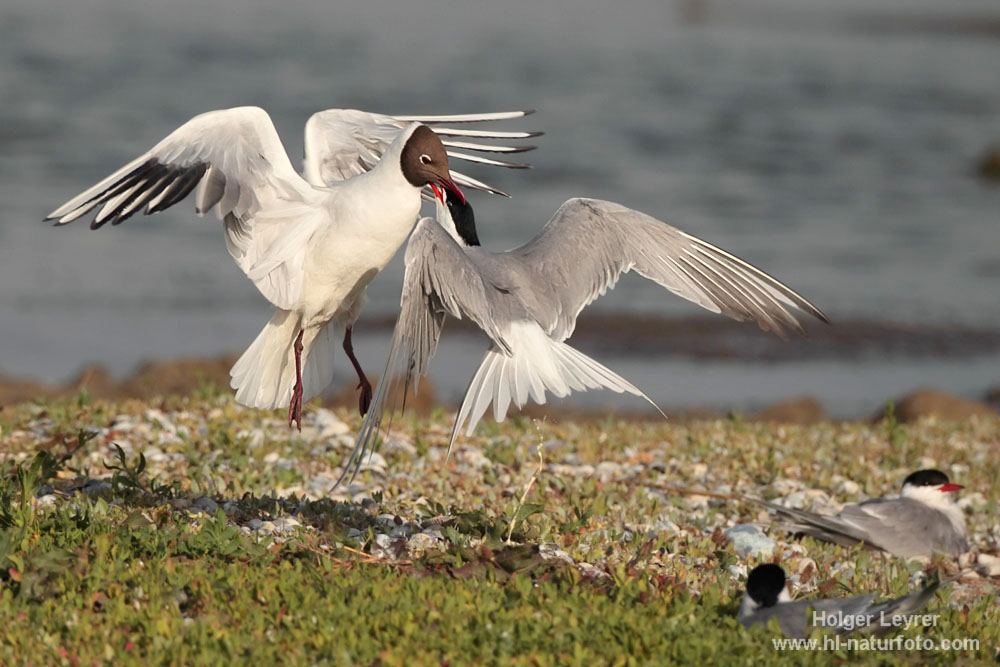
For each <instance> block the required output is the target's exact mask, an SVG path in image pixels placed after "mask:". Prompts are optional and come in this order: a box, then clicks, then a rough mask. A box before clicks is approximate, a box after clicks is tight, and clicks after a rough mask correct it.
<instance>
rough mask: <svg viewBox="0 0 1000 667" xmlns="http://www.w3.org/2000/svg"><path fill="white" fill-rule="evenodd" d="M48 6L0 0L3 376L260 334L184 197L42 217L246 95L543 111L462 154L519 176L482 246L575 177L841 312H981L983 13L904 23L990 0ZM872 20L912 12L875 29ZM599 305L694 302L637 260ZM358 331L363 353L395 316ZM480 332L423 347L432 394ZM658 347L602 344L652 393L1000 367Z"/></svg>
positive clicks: (886, 379) (395, 106)
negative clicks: (617, 348) (437, 349)
mask: <svg viewBox="0 0 1000 667" xmlns="http://www.w3.org/2000/svg"><path fill="white" fill-rule="evenodd" d="M63 4H65V3H57V2H54V1H51V0H33V1H31V2H29V1H28V0H7V1H6V2H5V3H4V4H3V5H2V6H0V100H2V102H0V213H2V214H0V373H4V374H8V375H23V376H33V377H39V378H44V379H48V380H61V379H65V378H66V377H68V376H70V375H72V374H73V373H74V372H75V371H76V370H77V369H78V368H79V366H80V365H82V364H84V363H86V362H99V363H102V364H105V365H106V366H108V367H109V368H110V369H112V371H114V372H116V373H125V372H127V371H128V370H130V369H131V368H132V367H133V366H134V365H135V364H136V363H137V362H138V361H140V360H141V359H144V358H149V357H157V358H170V357H176V356H195V355H207V354H216V353H221V352H231V351H237V350H241V349H243V348H244V347H245V346H246V345H247V344H248V343H249V342H250V341H251V340H252V339H253V337H254V336H255V335H256V332H257V331H258V330H259V328H260V327H261V326H263V324H264V322H265V321H266V320H267V318H268V307H267V305H266V303H265V302H264V300H263V298H262V297H260V296H259V294H257V292H256V291H255V289H254V287H253V286H252V284H251V283H250V282H249V281H248V280H246V279H245V278H244V276H243V275H242V273H241V272H240V271H239V269H238V268H237V267H236V266H235V265H234V263H233V262H232V260H231V259H230V258H229V256H228V254H227V253H226V251H225V248H224V244H223V242H222V239H221V238H220V237H221V234H220V231H219V229H218V227H219V225H218V224H217V223H216V221H215V220H214V218H211V219H210V218H205V219H198V218H197V217H196V216H195V215H194V214H193V210H192V209H193V205H188V204H186V203H185V204H183V205H181V206H177V207H175V208H174V209H172V210H171V211H168V212H167V213H166V214H161V215H159V216H154V217H151V218H139V219H132V220H129V221H128V222H127V223H126V224H125V225H123V226H122V227H120V228H115V229H102V230H101V231H99V232H91V231H90V230H89V229H88V228H87V225H86V223H82V222H81V223H77V224H74V225H70V226H68V227H65V228H58V229H57V228H53V227H51V226H49V225H47V224H44V223H42V222H41V219H42V217H43V216H44V215H45V214H46V213H48V212H49V211H50V210H52V209H53V208H55V207H56V206H58V205H59V204H61V203H63V202H64V201H65V200H67V199H68V198H70V197H71V196H72V195H75V194H77V193H78V192H79V191H81V190H82V189H84V188H86V187H87V186H89V185H91V184H93V183H94V182H96V181H97V180H99V179H100V178H102V177H103V176H105V175H106V174H108V173H109V172H110V171H112V170H113V169H115V168H117V167H119V166H120V165H121V164H123V163H125V162H126V161H128V160H130V159H132V158H133V157H135V156H136V155H138V154H139V153H141V152H142V151H144V150H146V149H148V148H149V147H150V146H152V144H153V143H155V142H156V141H158V140H159V139H160V138H162V137H163V136H165V135H166V134H167V133H169V132H170V131H171V130H173V129H174V128H175V127H177V126H178V125H179V124H181V123H182V122H184V121H185V120H187V119H188V118H190V117H191V116H193V115H195V114H197V113H200V112H202V111H205V110H209V109H215V108H224V107H229V106H236V105H241V104H255V105H259V106H262V107H264V108H265V109H267V110H268V111H269V112H270V113H271V114H272V116H273V118H274V120H275V124H276V125H277V127H278V130H279V132H280V133H281V135H282V137H283V139H284V141H285V145H286V147H287V148H288V151H289V154H290V155H291V156H292V159H293V161H294V162H298V160H299V158H300V156H301V154H302V139H301V131H302V126H303V124H304V122H305V120H306V118H307V117H308V116H309V114H311V113H312V112H313V111H316V110H319V109H322V108H329V107H356V108H363V109H368V110H373V111H383V112H388V113H394V112H395V113H416V112H426V113H435V112H458V111H478V110H495V109H503V108H513V107H534V108H537V109H538V113H537V114H536V115H535V116H533V117H531V118H529V119H527V121H523V122H521V123H518V124H517V125H516V126H517V127H527V128H529V129H537V130H543V131H545V132H546V133H547V134H546V136H545V137H542V138H541V139H540V140H539V144H540V149H539V150H538V151H536V152H534V153H531V154H529V156H530V161H532V162H533V163H534V164H535V165H536V168H535V169H534V170H532V171H530V172H504V173H500V174H497V173H495V172H493V173H491V172H490V171H489V170H479V171H475V168H472V170H470V173H473V174H474V175H477V176H481V177H483V178H486V179H487V180H492V181H493V182H496V184H497V185H499V186H500V187H503V188H504V189H507V190H508V191H510V192H511V193H513V194H514V199H513V200H500V199H490V200H486V199H483V198H479V199H477V200H474V203H475V204H476V207H477V212H478V218H479V221H480V225H481V231H480V237H481V238H482V240H483V243H484V245H486V246H488V247H494V248H497V249H502V248H506V247H510V246H511V245H515V244H517V243H520V242H523V241H524V240H526V239H528V238H529V237H530V236H531V235H533V233H534V232H535V231H536V230H537V228H538V227H539V226H540V225H541V224H542V223H544V221H545V220H547V219H548V217H549V215H551V213H552V212H553V211H555V209H556V208H557V206H558V205H559V204H560V203H561V202H562V201H564V200H565V199H567V198H568V197H571V196H575V195H587V196H593V197H601V198H606V199H612V200H615V201H619V202H621V203H624V204H627V205H629V206H632V207H634V208H638V209H640V210H643V211H645V212H648V213H650V214H652V215H655V216H657V217H660V218H663V219H665V220H668V221H670V222H672V223H673V224H676V225H678V226H680V227H682V228H683V229H685V230H686V231H689V232H691V233H694V234H696V235H699V236H701V237H703V238H706V239H708V240H710V241H713V242H715V243H717V244H719V245H721V246H722V247H724V248H726V249H728V250H730V251H732V252H734V253H736V254H738V255H740V256H742V257H744V258H746V259H748V260H750V261H752V262H754V263H755V264H757V265H759V266H761V267H762V268H764V269H766V270H768V271H769V272H771V273H773V274H774V275H775V276H777V277H778V278H779V279H781V280H783V281H785V282H787V283H788V284H790V285H791V286H793V287H794V288H795V289H797V290H799V291H800V292H802V293H803V294H804V295H806V296H807V297H809V298H810V299H812V300H813V301H814V302H815V303H817V304H818V305H820V306H821V307H822V308H824V309H825V310H826V311H827V312H828V313H829V314H830V315H831V317H832V318H834V319H835V320H839V321H849V320H853V319H874V320H880V321H886V320H888V321H895V322H903V323H931V324H936V325H940V324H949V323H955V324H960V325H968V326H976V327H983V328H988V329H997V328H1000V308H998V304H1000V299H998V297H997V294H1000V243H998V241H1000V226H998V223H1000V220H998V217H1000V216H998V212H1000V187H998V186H996V185H994V186H990V185H988V184H987V183H985V182H983V181H980V180H978V179H977V178H976V176H975V174H974V165H975V162H976V160H977V159H978V158H979V157H980V156H981V155H982V154H983V152H984V151H985V149H986V148H987V146H989V145H990V144H994V143H997V142H1000V70H998V68H997V63H998V62H1000V35H997V34H993V35H990V34H978V33H968V32H965V31H962V30H957V29H956V30H937V29H925V28H926V27H927V26H928V25H930V26H942V25H944V26H954V25H957V26H959V27H961V26H962V25H965V24H967V23H969V22H973V23H974V21H973V19H974V18H975V17H986V18H992V19H993V20H996V19H997V18H998V16H1000V10H998V9H991V8H994V7H995V5H993V4H992V3H986V2H979V3H976V2H951V3H948V9H947V13H945V12H944V11H943V10H941V9H937V8H936V6H937V3H920V2H910V1H904V0H893V1H892V2H883V3H860V2H858V3H853V2H852V3H837V7H836V8H832V7H830V6H828V5H829V4H832V3H825V2H820V1H819V0H813V1H812V2H795V3H791V2H789V3H782V2H771V3H745V2H735V1H734V2H730V3H708V4H707V13H706V18H707V20H706V21H705V22H703V23H688V22H685V21H684V20H682V18H681V15H682V11H681V8H682V5H692V6H693V5H696V4H697V3H696V2H688V3H676V4H668V3H662V2H637V3H634V4H632V5H630V7H631V9H630V10H629V11H627V12H624V11H621V9H620V8H619V7H618V6H617V5H609V3H601V2H594V1H591V2H585V3H569V2H543V3H536V2H528V1H527V0H521V1H518V2H513V3H511V2H507V3H503V7H502V8H501V7H497V8H494V9H490V10H486V12H485V13H484V12H481V11H477V12H471V11H469V10H466V9H461V7H462V5H461V4H460V3H457V2H456V3H449V2H432V3H425V4H422V5H421V6H420V7H419V9H418V8H416V7H415V6H414V7H413V8H410V9H406V10H400V9H398V8H397V7H396V6H395V5H396V3H390V2H368V3H364V5H365V7H364V8H363V9H361V8H357V7H335V6H333V3H328V2H320V1H319V0H315V1H312V2H291V3H283V4H282V7H281V9H280V10H279V9H276V8H274V7H272V5H274V3H264V2H250V3H245V2H237V1H236V0H231V1H228V2H193V1H191V2H181V3H170V5H169V7H168V6H166V5H167V3H158V4H155V5H154V4H153V3H134V2H133V3H126V2H103V1H100V0H78V1H76V2H74V3H73V4H72V7H71V8H67V7H64V6H62V5H63ZM414 4H415V3H414ZM275 6H276V5H275ZM931 11H933V12H937V14H928V12H931ZM991 11H992V12H993V13H992V14H990V13H989V12H991ZM695 13H697V12H695ZM886 17H889V18H899V17H902V18H904V19H911V18H914V19H920V21H916V22H907V21H903V22H902V23H900V24H899V25H897V26H896V27H900V26H901V28H900V29H898V30H897V29H893V30H886V29H884V28H885V26H886V25H888V26H890V27H892V26H894V25H896V24H894V23H892V22H891V21H890V22H888V23H887V22H886V21H885V20H883V19H885V18H886ZM928 17H930V18H931V19H932V20H928V21H924V19H927V18H928ZM511 127H514V125H512V126H511ZM401 279H402V267H401V265H400V262H399V260H398V258H397V260H396V261H395V262H394V263H393V264H392V265H391V266H390V268H389V270H387V271H386V272H384V273H383V274H382V275H380V276H379V277H378V278H377V279H376V281H375V283H373V285H372V287H371V288H370V296H371V302H370V305H369V309H368V311H367V312H368V314H370V315H373V316H375V315H388V314H391V313H393V312H394V311H395V308H396V303H397V302H398V291H399V285H400V283H401ZM593 307H595V308H600V309H602V310H604V311H606V312H644V313H651V314H654V313H655V314H657V315H661V316H668V317H669V316H679V317H680V316H689V315H692V314H697V312H698V310H697V308H696V307H694V306H691V305H689V304H687V303H686V302H682V301H680V300H679V299H676V298H671V297H670V296H668V295H666V294H664V293H663V292H662V290H660V289H659V288H657V287H655V286H653V285H650V284H648V283H646V282H645V281H642V280H635V279H632V280H625V281H623V282H622V283H621V285H620V286H619V288H618V289H617V290H616V291H614V292H613V293H612V294H610V295H609V296H607V297H605V298H604V299H602V300H600V301H598V302H597V303H596V304H595V305H594V306H593ZM356 342H357V347H358V348H359V351H360V352H361V356H362V360H363V361H364V362H365V363H366V364H367V365H368V366H369V368H370V369H371V370H372V371H373V372H375V370H376V369H378V368H380V367H381V363H382V361H381V357H382V355H383V354H384V348H385V344H386V342H387V336H386V335H384V334H379V335H376V336H371V337H369V338H367V339H364V340H363V341H356ZM479 349H480V348H479V347H478V344H477V345H473V344H472V343H470V342H468V341H465V342H463V341H455V342H454V344H453V345H452V346H451V347H448V346H445V347H443V348H442V350H441V356H440V357H439V359H438V360H437V363H436V369H435V372H436V377H437V379H438V381H439V384H443V386H444V389H443V391H442V395H443V396H444V397H446V398H447V397H451V396H453V395H455V394H456V393H457V392H458V391H460V390H461V389H462V388H464V385H465V383H466V381H467V379H468V377H469V376H470V375H471V373H472V370H473V368H474V366H475V361H476V358H477V356H478V354H479V352H478V350H479ZM668 353H669V350H665V351H664V355H663V357H662V359H660V360H653V361H654V363H650V360H648V359H641V360H637V359H634V358H629V355H627V354H622V355H620V356H619V357H618V358H614V357H612V358H608V357H607V356H604V357H601V359H602V361H604V362H606V363H608V365H610V366H612V367H615V368H618V369H620V370H621V371H622V372H626V373H630V374H634V375H630V377H632V379H633V380H635V381H636V382H637V383H638V384H640V386H643V387H644V388H646V389H647V390H648V391H649V393H650V394H651V395H652V396H653V397H654V398H656V399H658V400H659V401H661V402H662V403H663V404H664V405H667V406H680V405H706V404H709V405H717V406H723V407H747V406H752V405H755V404H759V403H760V402H763V401H766V400H770V399H771V398H779V397H782V396H787V395H792V394H797V393H803V392H808V393H812V394H815V395H817V396H819V397H820V398H822V399H823V400H824V401H826V402H827V404H828V406H829V407H830V408H831V410H832V411H834V412H840V413H851V412H857V411H864V410H866V409H867V406H870V405H872V404H873V401H874V402H877V401H878V400H881V399H883V398H885V397H886V396H888V395H892V394H894V393H900V392H902V391H906V390H908V389H910V388H912V387H914V386H916V385H919V384H931V385H936V386H939V387H942V388H944V389H950V390H953V391H958V392H962V393H965V394H968V395H976V394H978V393H981V392H982V390H984V389H985V388H986V387H988V386H990V385H994V384H1000V356H998V355H997V354H996V353H995V352H994V353H989V354H986V355H985V356H982V357H977V358H972V359H969V358H965V359H935V358H926V357H923V358H918V359H914V358H908V357H904V356H899V357H892V356H890V357H888V358H885V359H881V360H878V363H877V364H875V365H871V364H870V363H867V362H866V363H865V364H862V363H860V362H852V361H851V360H849V359H847V360H845V359H830V358H828V357H827V356H825V355H824V350H823V349H820V348H818V349H817V350H816V357H815V360H814V361H811V362H809V363H804V362H802V361H796V362H791V361H790V362H787V363H780V364H761V363H753V362H752V361H747V360H736V361H733V362H728V363H722V362H713V363H712V364H708V365H703V364H700V363H699V362H697V361H695V360H691V359H684V358H678V357H671V356H669V354H668ZM349 373H350V371H349V367H348V366H347V364H343V365H342V369H341V370H340V377H341V378H344V379H347V378H348V377H349ZM593 400H607V397H598V398H595V399H593Z"/></svg>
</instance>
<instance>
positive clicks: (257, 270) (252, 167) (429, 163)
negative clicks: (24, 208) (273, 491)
mask: <svg viewBox="0 0 1000 667" xmlns="http://www.w3.org/2000/svg"><path fill="white" fill-rule="evenodd" d="M526 113H530V112H522V111H515V112H502V113H495V114H474V115H469V116H436V117H427V118H418V117H391V116H384V115H379V114H371V113H367V112H363V111H354V110H330V111H323V112H320V113H317V114H315V115H314V116H313V117H312V118H311V119H310V120H309V123H308V124H307V128H306V137H305V138H306V160H305V175H306V177H305V178H303V177H302V176H300V175H299V174H298V173H297V172H296V171H295V170H294V169H293V167H292V165H291V162H289V159H288V155H287V154H286V153H285V150H284V147H283V146H282V145H281V141H280V139H279V138H278V134H277V131H276V130H275V128H274V125H273V123H272V122H271V118H270V117H269V116H268V115H267V113H266V112H265V111H263V110H262V109H259V108H257V107H239V108H235V109H225V110H220V111H210V112H208V113H204V114H201V115H199V116H196V117H194V118H192V119H191V120H189V121H188V122H187V123H185V124H184V125H182V126H181V127H179V128H178V129H177V130H175V131H174V132H172V133H171V134H170V135H168V136H167V137H166V138H165V139H163V140H162V141H161V142H159V143H158V144H156V145H155V146H154V147H153V148H152V149H151V150H149V151H148V152H146V153H144V154H143V155H141V156H139V157H138V158H136V159H135V160H133V161H132V162H130V163H128V164H127V165H125V166H124V167H122V168H121V169H119V170H118V171H116V172H115V173H113V174H111V175H110V176H108V177H107V178H105V179H104V180H102V181H101V182H100V183H98V184H97V185H95V186H93V187H91V188H89V189H87V190H86V191H85V192H83V193H81V194H80V195H78V196H76V197H74V198H73V199H71V200H70V201H69V202H67V203H66V204H63V205H62V206H60V207H59V208H57V209H56V210H55V211H53V212H52V213H50V214H49V216H48V218H47V219H49V220H56V223H57V224H66V223H69V222H72V221H73V220H75V219H77V218H79V217H81V216H83V215H85V214H87V213H88V212H90V211H91V210H93V209H94V208H97V207H100V208H99V210H98V212H97V214H96V216H95V217H94V219H93V222H92V223H91V227H92V228H95V229H96V228H98V227H100V226H102V225H103V224H105V223H107V222H110V223H111V224H112V225H117V224H119V223H120V222H122V221H124V220H126V219H127V218H129V217H130V216H132V215H133V214H135V213H137V212H139V211H142V212H143V213H146V214H150V213H156V212H157V211H162V210H164V209H166V208H168V207H170V206H172V205H173V204H176V203H177V202H179V201H181V200H182V199H184V198H185V197H186V196H187V195H188V194H189V193H190V192H191V191H192V190H194V189H195V187H197V188H198V191H197V193H196V195H195V206H196V209H197V211H198V212H199V213H204V212H206V211H208V210H210V209H213V208H214V209H215V212H216V214H217V215H218V216H219V218H220V219H221V220H223V221H224V228H225V238H226V246H227V248H228V249H229V253H230V254H231V255H232V257H233V259H234V260H236V263H237V264H238V265H239V267H240V268H241V269H243V271H244V272H245V273H246V275H247V276H248V277H249V278H250V279H251V280H252V281H253V282H254V284H255V285H256V286H257V288H258V289H259V290H260V291H261V293H262V294H263V295H264V296H265V297H266V298H267V299H268V300H269V301H270V302H271V303H272V304H274V306H275V307H276V308H277V310H276V312H275V314H274V316H273V317H272V318H271V320H270V322H268V324H267V326H266V327H264V330H263V331H261V333H260V334H259V335H258V336H257V338H256V340H254V342H253V343H252V344H251V345H250V347H249V348H248V349H247V351H246V352H244V354H243V355H242V356H241V357H240V359H239V360H238V361H237V362H236V364H235V365H234V366H233V368H232V370H231V376H232V386H233V388H234V389H236V399H237V401H239V402H240V403H242V404H244V405H247V406H250V407H255V408H277V407H280V406H283V405H288V406H289V410H288V419H289V424H291V423H292V422H293V421H294V422H296V423H300V420H301V409H302V403H303V401H305V400H308V399H309V398H310V397H312V396H315V395H317V394H318V393H320V392H321V391H322V390H323V389H324V388H325V387H326V386H327V385H328V384H329V383H330V381H331V378H332V375H333V358H334V344H335V342H334V341H335V339H334V328H336V327H343V328H344V339H343V346H344V350H345V351H346V353H347V355H348V358H349V359H350V360H351V363H352V364H353V365H354V368H355V370H356V371H357V373H358V378H359V380H360V381H361V385H360V387H361V390H362V391H361V397H360V400H359V407H360V409H361V411H362V413H364V412H366V411H367V408H368V404H369V402H370V400H371V386H370V385H369V383H368V380H367V379H366V378H365V375H364V373H363V372H362V370H361V366H360V364H359V363H358V361H357V359H356V358H355V356H354V353H353V350H352V346H351V330H352V327H353V324H354V322H355V321H356V320H357V317H358V314H359V313H360V311H361V309H362V307H363V306H364V304H365V301H366V296H365V288H366V286H367V285H368V283H369V282H370V281H371V280H372V278H373V277H374V276H375V275H376V274H377V273H378V272H379V271H380V270H381V269H382V268H383V267H384V266H385V265H386V263H387V262H388V261H389V259H390V258H391V257H392V256H393V254H394V253H395V252H396V250H397V249H398V248H399V246H400V245H402V243H403V241H404V240H405V239H406V236H407V235H408V234H409V233H410V230H411V229H412V228H413V224H414V222H415V221H416V219H417V215H418V213H419V210H420V202H421V191H422V190H423V189H424V187H425V186H427V185H428V184H431V183H435V184H438V185H440V186H442V187H443V188H445V189H446V190H447V191H450V192H452V193H453V195H454V196H456V197H458V198H459V199H461V198H462V197H463V195H462V193H461V190H459V188H458V185H456V181H457V182H458V183H461V184H463V185H465V186H467V187H470V188H473V189H483V190H487V191H489V192H495V193H500V191H499V190H497V189H496V188H492V187H491V186H487V185H485V184H484V183H481V182H479V181H477V180H475V179H472V178H470V177H467V176H464V175H462V174H459V173H457V172H456V173H455V174H454V180H452V179H453V176H452V173H451V172H450V170H449V166H448V154H447V149H446V148H445V145H443V144H442V141H441V139H440V138H439V136H438V134H436V132H440V133H441V134H442V135H443V136H472V137H485V138H502V139H507V138H522V137H528V136H535V135H536V134H537V133H523V132H498V133H494V132H488V131H478V130H462V129H454V128H447V127H439V125H440V123H442V122H445V121H448V122H476V121H482V120H500V119H506V118H517V117H520V116H524V115H526ZM421 121H426V122H421ZM431 127H433V128H434V131H432V130H431V129H429V128H431ZM447 143H448V144H450V145H452V146H453V147H458V148H467V149H471V150H480V151H501V152H516V151H518V150H527V149H530V148H531V147H530V146H524V147H504V146H490V145H484V144H475V143H468V142H465V141H448V142H447ZM453 155H454V157H457V158H461V159H467V160H472V161H475V162H483V163H487V164H493V165H498V166H506V167H523V166H526V165H522V164H519V163H513V162H504V161H501V160H493V159H487V158H483V157H479V156H474V155H470V154H467V153H460V152H455V151H453ZM500 194H502V193H500Z"/></svg>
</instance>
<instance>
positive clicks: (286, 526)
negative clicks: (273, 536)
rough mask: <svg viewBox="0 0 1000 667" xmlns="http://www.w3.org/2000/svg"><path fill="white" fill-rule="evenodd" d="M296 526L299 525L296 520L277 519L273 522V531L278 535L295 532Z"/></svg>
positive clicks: (290, 518)
mask: <svg viewBox="0 0 1000 667" xmlns="http://www.w3.org/2000/svg"><path fill="white" fill-rule="evenodd" d="M298 525H300V524H299V522H298V520H297V519H295V518H294V517H290V516H283V517H278V518H277V519H275V520H274V530H275V532H278V533H292V532H295V527H296V526H298Z"/></svg>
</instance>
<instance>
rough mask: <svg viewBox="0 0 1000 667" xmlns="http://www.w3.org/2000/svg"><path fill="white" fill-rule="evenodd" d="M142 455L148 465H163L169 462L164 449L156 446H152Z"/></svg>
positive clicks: (143, 451)
mask: <svg viewBox="0 0 1000 667" xmlns="http://www.w3.org/2000/svg"><path fill="white" fill-rule="evenodd" d="M142 455H143V457H144V458H145V459H146V462H147V463H163V462H164V461H167V460H169V459H168V458H167V455H166V454H165V453H164V451H163V450H162V449H160V448H159V447H157V446H156V445H150V446H149V447H146V448H145V449H144V450H142Z"/></svg>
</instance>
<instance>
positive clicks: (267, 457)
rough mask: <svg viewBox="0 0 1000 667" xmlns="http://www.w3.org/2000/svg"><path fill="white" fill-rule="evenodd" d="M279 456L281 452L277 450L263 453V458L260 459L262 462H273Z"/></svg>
mask: <svg viewBox="0 0 1000 667" xmlns="http://www.w3.org/2000/svg"><path fill="white" fill-rule="evenodd" d="M279 458H281V454H279V453H278V452H270V453H269V454H265V455H264V458H263V459H261V460H262V461H263V462H264V463H275V462H277V460H278V459H279Z"/></svg>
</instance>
